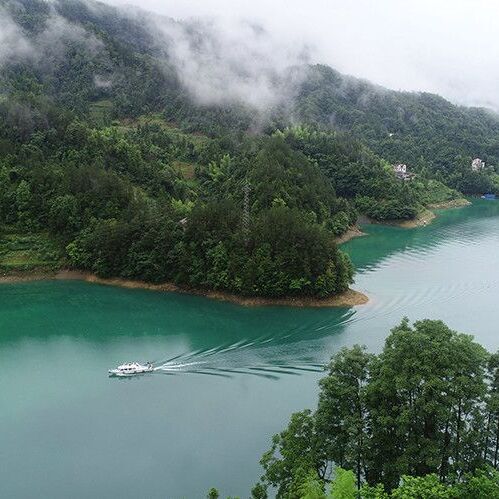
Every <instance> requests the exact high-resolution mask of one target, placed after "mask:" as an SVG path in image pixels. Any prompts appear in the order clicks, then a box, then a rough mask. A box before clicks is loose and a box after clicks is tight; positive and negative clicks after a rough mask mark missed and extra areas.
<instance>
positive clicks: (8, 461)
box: [0, 200, 499, 499]
mask: <svg viewBox="0 0 499 499" xmlns="http://www.w3.org/2000/svg"><path fill="white" fill-rule="evenodd" d="M364 230H365V231H366V232H368V233H369V236H367V237H361V238H357V239H355V240H352V241H350V242H348V243H347V244H345V245H344V249H345V250H346V251H348V252H349V253H350V255H351V257H352V260H353V261H354V263H355V265H356V267H357V274H356V284H355V286H354V287H355V288H356V289H359V290H361V291H363V292H365V293H366V294H367V295H368V296H369V297H370V302H369V303H368V304H367V305H364V306H360V307H356V308H352V309H290V308H279V307H271V308H244V307H239V306H237V305H233V304H229V303H220V302H216V301H211V300H208V299H205V298H202V297H192V296H186V295H177V294H168V293H160V292H154V291H146V290H128V289H121V288H113V287H107V286H101V285H95V284H87V283H83V282H71V281H67V282H59V281H53V282H47V281H46V282H32V283H19V284H4V285H1V286H0V369H1V374H0V497H8V498H15V499H18V498H35V497H36V498H38V497H50V498H53V499H59V498H68V497H71V498H87V497H98V498H108V497H120V498H122V499H124V498H136V497H147V498H180V497H186V498H201V497H205V495H206V492H207V491H208V489H209V488H210V487H212V486H216V487H218V488H219V489H220V490H221V492H222V496H223V497H225V496H226V495H229V494H230V495H239V496H240V497H247V496H249V490H250V488H251V485H252V484H253V483H255V482H256V480H257V479H258V477H259V475H260V474H261V469H260V467H259V465H258V460H259V458H260V456H261V454H262V453H263V452H264V451H265V450H267V449H268V447H269V443H270V438H271V435H272V434H274V433H276V432H277V431H279V430H281V429H282V428H283V427H284V426H285V425H286V422H287V420H288V419H289V415H290V414H291V413H292V412H293V411H297V410H301V409H304V408H307V407H313V406H315V404H316V398H317V381H318V380H319V379H320V377H321V376H322V372H321V366H322V365H323V364H324V363H325V362H326V361H327V359H328V358H329V357H330V355H331V354H332V353H334V352H335V351H337V350H338V349H339V348H340V347H342V346H344V345H352V344H354V343H361V344H365V345H367V346H368V347H369V348H370V349H371V350H373V351H378V350H379V349H380V348H381V347H382V345H383V341H384V339H385V337H386V335H387V333H388V331H389V329H390V328H391V327H393V326H394V325H395V324H397V323H398V322H399V321H400V319H401V318H402V317H403V316H404V315H405V316H408V317H409V319H410V320H411V321H413V320H417V319H421V318H439V319H442V320H444V321H445V322H447V323H448V324H449V325H450V326H451V327H452V328H455V329H457V330H459V331H462V332H469V333H472V334H474V335H475V337H476V338H477V340H478V341H480V342H481V343H482V344H483V345H484V346H485V347H487V348H488V349H497V348H498V347H499V335H498V334H497V326H496V323H497V320H496V319H497V311H498V308H499V300H498V298H499V293H498V291H499V251H498V243H499V203H496V202H493V201H492V202H491V201H481V200H477V201H475V202H474V203H473V205H472V206H470V207H467V208H462V209H456V210H447V211H445V212H440V213H439V217H438V218H437V219H436V220H435V221H434V222H433V223H432V224H431V225H429V226H427V227H423V228H418V229H400V228H396V227H383V226H367V227H364ZM127 360H139V361H147V360H153V361H155V362H156V365H163V366H164V369H161V370H158V371H156V372H154V373H152V374H149V375H144V376H142V377H137V378H132V379H112V378H108V376H107V369H108V368H110V367H114V366H115V365H117V364H119V363H121V362H123V361H127Z"/></svg>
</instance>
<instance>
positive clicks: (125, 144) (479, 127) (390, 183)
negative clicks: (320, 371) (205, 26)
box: [0, 0, 499, 297]
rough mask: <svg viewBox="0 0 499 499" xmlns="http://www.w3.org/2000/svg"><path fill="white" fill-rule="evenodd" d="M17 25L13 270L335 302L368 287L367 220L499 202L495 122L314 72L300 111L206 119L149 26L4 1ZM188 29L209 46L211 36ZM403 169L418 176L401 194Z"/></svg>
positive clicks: (6, 197)
mask: <svg viewBox="0 0 499 499" xmlns="http://www.w3.org/2000/svg"><path fill="white" fill-rule="evenodd" d="M0 19H1V22H2V25H1V27H2V30H1V33H0V42H1V46H2V48H1V49H0V68H1V71H0V231H1V232H0V238H3V240H2V242H1V244H0V267H1V268H2V269H3V270H4V271H11V270H13V269H24V270H30V269H31V268H34V267H38V266H39V265H40V264H43V265H47V266H49V267H53V268H57V267H60V266H72V267H75V268H79V269H85V270H90V271H92V272H95V273H97V274H99V275H101V276H119V277H124V278H134V279H144V280H147V281H153V282H161V281H166V280H170V281H174V282H176V283H178V284H182V285H186V286H192V287H198V288H208V289H219V290H224V291H230V292H233V293H238V294H247V295H262V296H271V297H278V296H289V295H310V296H319V297H325V296H329V295H331V294H336V293H340V292H342V291H344V290H346V289H347V287H348V285H349V284H350V283H351V282H352V276H353V270H352V266H351V264H350V262H349V259H348V257H347V256H346V255H345V254H343V253H342V252H341V251H340V250H338V248H337V247H336V245H335V243H334V239H335V237H336V236H338V235H340V234H342V233H344V232H345V231H346V230H347V229H348V227H349V226H351V225H352V224H354V223H355V221H356V219H357V216H358V215H359V213H362V214H365V215H367V216H369V217H371V218H373V219H376V220H380V221H383V220H392V219H397V220H400V219H412V218H414V217H415V216H416V215H417V214H418V213H419V212H420V211H421V210H422V209H423V207H424V206H425V205H427V204H430V203H436V202H441V201H448V200H452V199H455V198H458V197H459V196H460V193H459V192H458V191H457V190H455V189H458V190H461V191H462V192H466V193H483V192H486V191H495V190H496V186H497V185H498V184H497V176H496V174H495V170H494V168H487V169H484V170H483V171H480V172H472V171H471V168H470V163H471V159H472V158H474V157H476V156H480V157H482V158H483V159H484V160H485V161H486V163H487V164H491V165H495V164H497V162H496V159H497V158H499V153H498V150H497V147H498V143H499V142H498V131H499V121H498V119H497V118H496V116H495V115H492V114H491V113H489V112H487V111H481V110H474V109H466V108H458V107H456V106H453V105H451V104H450V103H448V102H447V101H445V100H444V99H442V98H440V97H437V96H431V95H425V94H404V93H397V92H392V91H388V90H384V89H380V88H377V87H374V86H373V85H371V84H369V83H366V82H361V81H358V80H354V79H352V78H347V77H344V76H341V75H339V74H338V73H336V72H335V71H333V70H332V69H330V68H326V67H322V66H314V67H309V66H306V67H303V68H301V69H300V71H301V77H300V78H297V79H296V80H293V81H294V83H293V88H292V91H290V93H289V95H287V97H289V98H287V100H286V102H282V101H279V100H276V101H275V102H274V103H273V104H272V105H271V106H269V107H268V108H267V109H265V110H263V111H262V109H254V108H253V107H252V106H251V104H249V103H247V102H244V101H241V102H236V101H234V100H231V101H227V102H222V103H220V102H218V103H201V102H200V100H199V99H197V98H196V96H195V95H193V94H192V91H190V90H189V88H187V87H186V85H185V81H184V80H183V79H182V78H181V77H180V75H179V72H178V62H176V60H175V58H174V57H173V56H172V54H171V50H170V48H171V46H172V45H171V44H172V40H171V38H169V37H168V36H166V37H165V36H162V35H161V30H160V29H159V28H158V24H157V23H154V22H152V20H151V16H149V15H148V14H146V13H140V12H134V13H133V15H132V14H131V13H130V12H120V11H118V10H116V9H115V8H112V7H109V6H105V5H103V4H99V3H95V2H82V1H75V0H59V1H56V2H44V1H42V0H21V1H12V0H0ZM162 23H163V24H162V29H164V26H165V25H166V26H168V27H170V28H172V29H173V28H175V29H173V31H172V32H173V33H175V30H178V29H179V23H177V22H175V21H173V20H169V19H163V20H162ZM181 28H182V30H183V33H184V38H185V36H187V35H188V36H187V42H186V43H188V44H191V45H193V46H194V47H196V46H197V45H202V43H203V38H202V37H203V36H207V37H208V36H210V34H209V33H204V32H203V31H202V30H200V29H199V28H198V27H197V26H194V25H193V26H190V25H189V26H181ZM185 33H187V35H185ZM170 36H171V35H170ZM290 71H291V70H290ZM293 71H296V68H294V69H293ZM395 162H397V163H398V162H405V163H407V164H408V165H409V168H410V169H411V172H413V173H415V174H416V177H415V178H414V179H413V180H412V181H410V182H404V181H402V180H400V179H399V178H397V176H396V175H395V174H394V172H393V169H392V166H391V164H392V163H395ZM20 241H22V242H21V243H20ZM29 241H37V244H36V245H35V246H36V247H35V248H27V249H26V245H27V244H28V245H29ZM37 248H39V249H37ZM30 252H31V253H30ZM27 253H30V255H31V256H30V257H29V258H28V257H26V254H27ZM33 255H34V256H33Z"/></svg>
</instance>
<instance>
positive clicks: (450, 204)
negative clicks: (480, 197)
mask: <svg viewBox="0 0 499 499" xmlns="http://www.w3.org/2000/svg"><path fill="white" fill-rule="evenodd" d="M470 204H471V201H468V200H467V199H464V198H459V199H451V200H450V201H444V202H442V203H433V204H429V205H428V206H427V208H428V209H429V210H450V209H452V208H464V207H465V206H469V205H470Z"/></svg>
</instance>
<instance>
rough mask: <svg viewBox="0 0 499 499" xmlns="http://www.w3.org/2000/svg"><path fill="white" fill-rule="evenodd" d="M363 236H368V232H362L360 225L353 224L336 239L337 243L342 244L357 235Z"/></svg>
mask: <svg viewBox="0 0 499 499" xmlns="http://www.w3.org/2000/svg"><path fill="white" fill-rule="evenodd" d="M362 236H367V234H366V233H365V232H362V231H361V230H360V227H359V226H358V225H353V226H352V227H350V228H349V229H348V230H347V231H346V232H345V233H344V234H342V235H341V236H338V237H337V238H335V240H334V241H335V242H336V244H338V245H340V244H343V243H346V242H347V241H350V240H351V239H354V238H355V237H362Z"/></svg>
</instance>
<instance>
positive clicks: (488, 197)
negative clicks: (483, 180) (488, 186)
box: [482, 193, 496, 200]
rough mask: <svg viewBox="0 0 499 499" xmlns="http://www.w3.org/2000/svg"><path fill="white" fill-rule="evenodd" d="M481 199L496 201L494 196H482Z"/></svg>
mask: <svg viewBox="0 0 499 499" xmlns="http://www.w3.org/2000/svg"><path fill="white" fill-rule="evenodd" d="M482 199H489V200H493V199H496V195H495V194H489V193H488V194H484V195H483V196H482Z"/></svg>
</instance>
